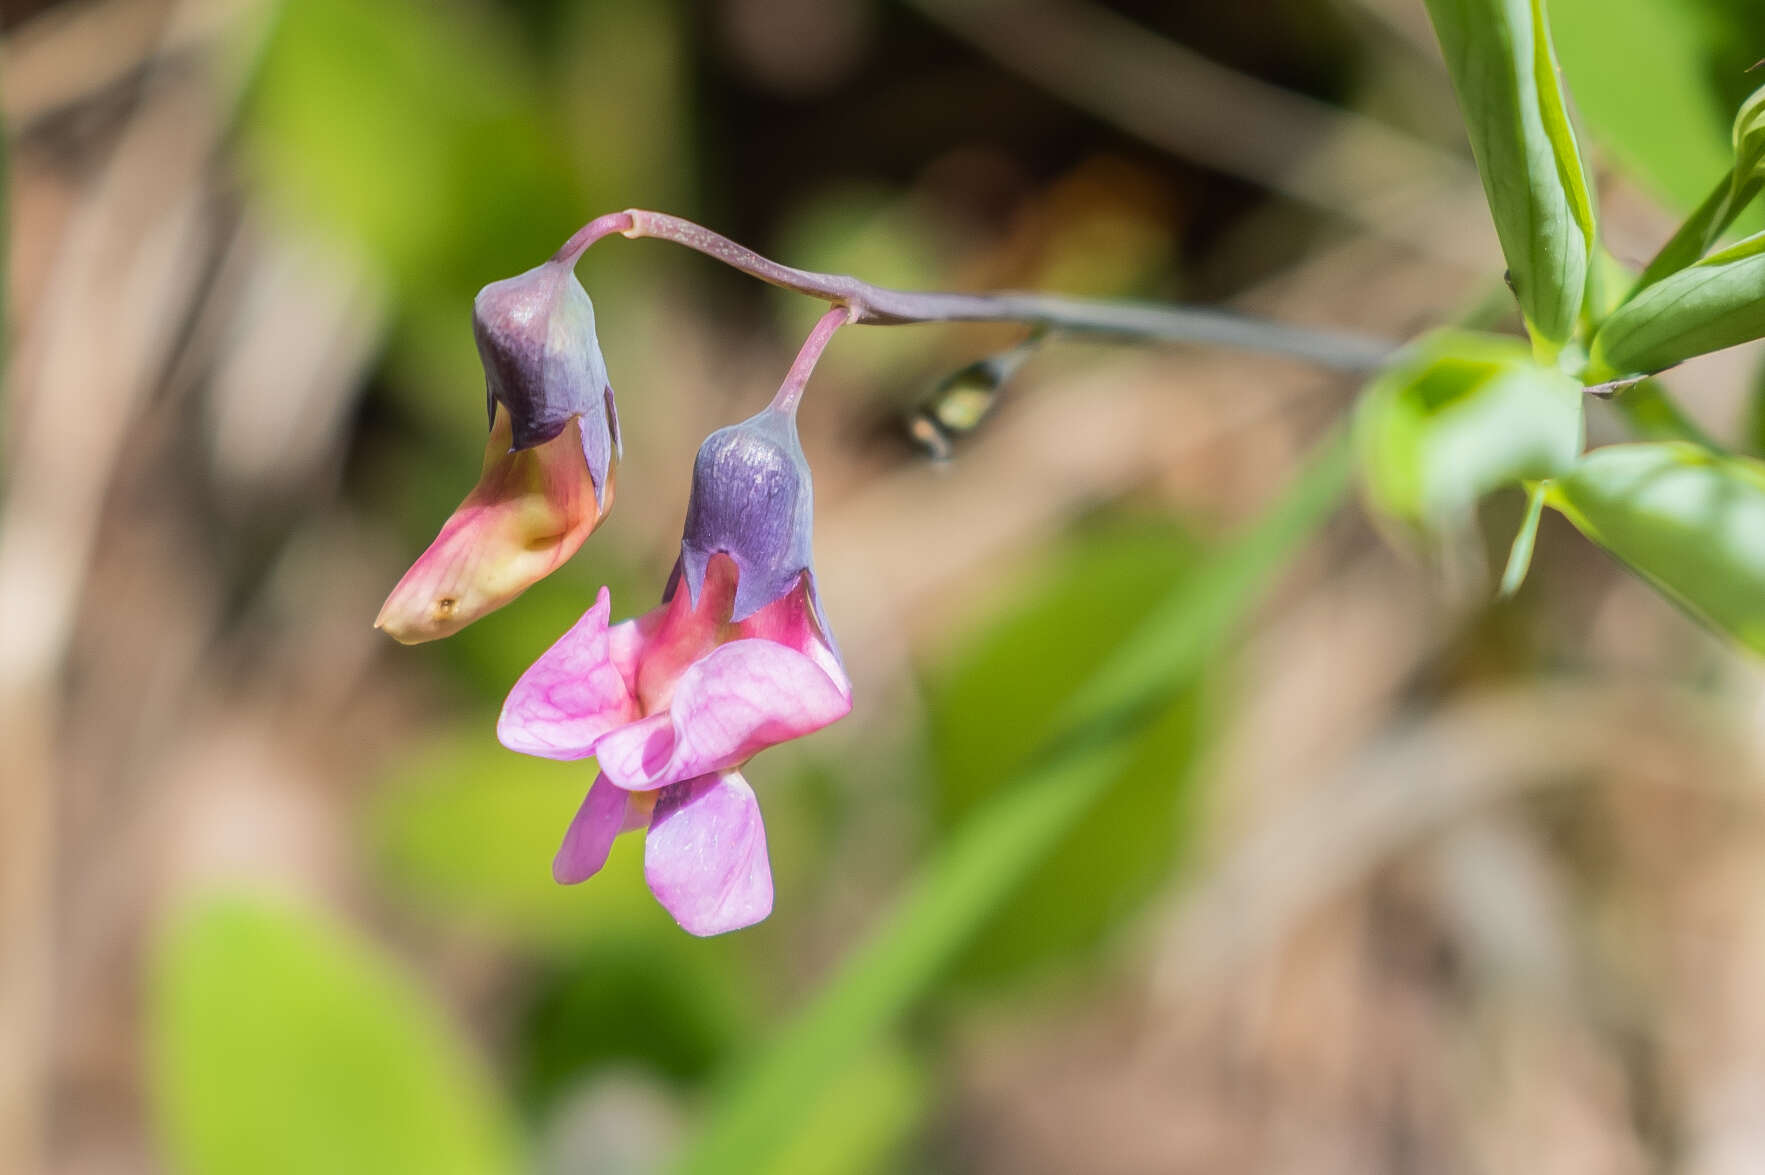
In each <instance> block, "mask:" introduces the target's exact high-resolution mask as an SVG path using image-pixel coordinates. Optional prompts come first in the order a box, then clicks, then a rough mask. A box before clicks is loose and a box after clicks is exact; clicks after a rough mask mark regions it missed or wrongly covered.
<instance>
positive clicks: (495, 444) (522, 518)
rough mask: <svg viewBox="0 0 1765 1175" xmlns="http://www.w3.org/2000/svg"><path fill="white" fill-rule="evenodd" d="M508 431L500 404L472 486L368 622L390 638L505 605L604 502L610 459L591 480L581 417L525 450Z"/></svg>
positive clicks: (566, 551) (443, 630) (560, 557)
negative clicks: (599, 476) (516, 445)
mask: <svg viewBox="0 0 1765 1175" xmlns="http://www.w3.org/2000/svg"><path fill="white" fill-rule="evenodd" d="M510 436H511V425H510V423H509V413H508V410H507V409H505V408H503V407H501V406H500V405H499V406H498V407H497V409H496V422H495V425H494V426H493V427H492V429H491V433H490V440H489V442H488V444H487V445H486V447H485V451H484V468H483V470H482V472H481V473H480V474H479V478H478V484H477V486H476V487H474V488H473V490H472V492H471V493H470V494H467V495H466V499H465V501H463V502H461V503H460V505H459V508H458V509H456V510H455V511H454V512H453V514H452V515H451V516H449V518H448V520H447V522H446V523H444V524H443V525H442V528H441V533H440V534H438V535H436V536H435V541H434V542H432V543H430V544H429V548H428V550H426V551H424V552H423V554H422V555H420V556H418V558H417V561H416V562H415V563H413V564H411V567H410V570H408V571H406V572H405V573H404V577H403V578H401V579H400V580H399V581H398V584H397V586H395V587H394V588H393V589H392V594H391V595H389V596H387V597H386V603H385V604H384V605H382V606H381V608H380V615H379V616H378V617H376V618H375V620H374V627H376V628H379V629H383V630H385V632H386V633H387V634H388V635H389V636H391V637H392V638H393V639H394V640H397V641H399V642H401V643H403V644H407V645H414V644H419V643H421V642H423V641H432V640H436V639H437V638H440V637H444V636H452V635H453V634H454V633H456V632H458V631H459V630H460V629H462V628H464V627H466V625H468V624H470V623H472V621H474V620H476V619H478V618H479V617H480V616H483V615H485V614H486V613H489V612H493V611H495V610H496V609H498V608H500V607H502V606H503V605H504V604H507V603H508V602H509V601H510V600H513V599H514V598H515V597H516V596H518V595H520V594H521V593H522V592H524V591H526V590H527V589H528V588H529V587H531V586H533V585H534V584H535V583H538V582H539V581H540V580H542V579H544V578H545V577H546V576H548V575H550V574H551V573H552V572H554V571H556V570H557V569H558V568H559V567H561V566H563V564H564V562H565V561H566V560H568V559H569V558H570V556H572V555H574V554H575V553H576V550H577V548H578V547H580V546H582V543H583V540H585V539H587V538H588V536H589V535H590V534H591V533H592V532H593V531H594V529H595V527H597V526H599V525H600V523H601V520H602V519H603V518H605V517H606V514H607V511H608V510H610V509H612V506H613V497H612V491H613V480H614V479H613V473H612V471H611V467H609V469H608V472H607V475H606V477H605V479H604V485H597V483H596V482H595V480H594V477H593V475H592V472H591V471H590V469H589V467H588V463H587V461H586V459H585V458H584V457H583V455H582V422H581V421H580V420H578V419H576V418H574V417H573V418H571V419H570V420H569V421H568V422H566V424H565V425H564V427H563V431H562V432H560V433H559V434H558V435H557V436H555V437H553V438H552V439H551V440H549V441H545V442H544V443H542V444H539V445H536V446H534V447H533V448H530V449H522V450H520V451H515V450H512V449H510V448H509V443H510V440H509V438H510ZM602 490H604V491H605V493H604V494H603V493H601V491H602ZM597 494H599V495H600V498H599V502H598V504H597V497H596V496H597Z"/></svg>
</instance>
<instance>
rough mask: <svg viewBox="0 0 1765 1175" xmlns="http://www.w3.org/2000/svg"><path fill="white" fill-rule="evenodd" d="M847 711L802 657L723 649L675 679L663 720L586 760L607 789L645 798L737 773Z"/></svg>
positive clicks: (843, 695)
mask: <svg viewBox="0 0 1765 1175" xmlns="http://www.w3.org/2000/svg"><path fill="white" fill-rule="evenodd" d="M851 708H852V698H851V694H850V692H849V691H848V690H846V689H845V688H843V687H842V684H841V683H838V682H835V681H834V680H833V679H832V678H830V677H829V676H828V675H827V673H826V672H825V671H824V670H823V669H822V668H821V667H820V666H819V665H817V664H816V663H815V662H814V661H813V660H811V659H810V658H808V657H805V656H804V655H803V654H801V653H799V652H797V651H795V650H794V649H787V648H785V647H784V646H783V645H780V644H775V643H773V642H772V641H766V640H740V641H731V642H730V643H728V644H726V645H719V646H718V647H717V648H715V649H712V650H711V651H710V652H709V653H707V654H706V655H705V656H704V657H702V658H700V659H699V660H698V661H696V662H694V663H693V664H692V665H691V666H689V667H688V668H687V670H686V672H684V673H683V674H681V676H680V683H679V685H677V686H676V687H675V690H674V698H673V701H672V702H671V703H670V705H669V707H668V710H667V711H666V712H665V713H662V714H655V715H652V716H650V717H648V718H645V719H643V720H642V721H639V722H633V723H630V724H628V725H625V726H621V727H619V728H618V729H616V730H613V731H610V732H609V733H607V734H606V735H605V736H603V737H602V738H601V740H600V741H599V742H598V743H596V744H595V748H594V753H595V758H596V759H597V760H598V761H599V762H600V766H601V770H602V771H604V772H606V774H607V778H609V779H611V780H612V781H613V782H614V783H616V784H618V785H619V786H620V787H624V788H631V789H633V790H649V789H652V788H658V787H665V786H667V785H668V784H671V783H678V782H679V781H681V780H683V779H691V778H693V777H694V776H697V775H704V774H707V773H708V772H712V771H721V770H723V769H724V768H726V767H734V766H737V765H738V764H740V763H743V762H745V761H747V759H748V758H750V757H751V756H753V755H754V754H755V753H757V752H759V751H762V750H764V749H765V748H767V747H770V746H772V745H774V744H775V743H782V742H785V741H787V740H789V739H793V738H800V737H802V736H803V735H805V734H809V733H810V732H811V731H816V730H820V729H821V728H822V727H824V726H826V725H827V724H828V723H830V722H833V721H835V720H836V719H839V718H842V717H844V716H845V715H846V713H847V712H848V711H850V710H851Z"/></svg>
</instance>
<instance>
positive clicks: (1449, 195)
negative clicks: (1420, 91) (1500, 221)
mask: <svg viewBox="0 0 1765 1175" xmlns="http://www.w3.org/2000/svg"><path fill="white" fill-rule="evenodd" d="M908 2H909V4H911V6H912V7H913V8H915V9H917V10H918V11H919V12H920V13H921V14H922V15H924V16H925V17H926V18H927V19H929V20H931V21H933V22H935V23H936V24H938V25H939V26H941V27H942V28H944V29H946V30H948V31H949V32H951V33H952V34H954V35H956V36H958V37H960V38H961V39H963V40H964V41H967V42H968V43H969V44H971V45H973V46H975V47H976V48H977V49H979V50H981V51H982V52H983V53H985V54H987V55H988V56H990V57H992V58H993V59H994V60H996V61H998V62H999V63H1000V64H1002V65H1004V66H1005V67H1006V68H1008V69H1010V70H1012V71H1013V72H1015V73H1018V74H1021V75H1022V76H1024V77H1025V78H1027V79H1028V80H1029V81H1031V82H1032V83H1034V84H1036V85H1039V86H1042V87H1043V88H1045V89H1047V90H1049V91H1051V92H1053V93H1055V94H1057V95H1059V96H1060V97H1061V98H1063V99H1065V100H1066V101H1068V102H1070V103H1072V104H1073V105H1074V106H1076V107H1078V108H1079V109H1081V110H1084V111H1087V112H1088V113H1090V114H1092V115H1094V116H1096V117H1098V118H1101V119H1103V120H1105V121H1107V122H1109V123H1112V124H1113V125H1115V126H1118V127H1120V128H1121V129H1123V130H1125V131H1127V132H1128V133H1130V134H1133V135H1135V136H1137V137H1139V138H1141V139H1143V140H1145V141H1146V142H1148V143H1151V144H1153V145H1154V146H1156V147H1160V148H1162V149H1164V150H1166V151H1169V152H1171V153H1172V154H1174V155H1178V156H1180V157H1182V158H1185V159H1192V160H1194V161H1195V162H1197V163H1200V164H1203V165H1204V166H1207V167H1211V168H1213V169H1215V170H1217V171H1221V172H1224V173H1225V174H1227V175H1231V176H1236V177H1237V178H1239V179H1243V180H1248V181H1249V182H1251V183H1255V184H1258V185H1260V186H1262V187H1266V188H1268V189H1270V190H1271V191H1275V192H1279V193H1281V194H1282V195H1284V196H1288V197H1291V198H1292V199H1295V200H1299V201H1301V202H1302V203H1305V204H1309V205H1312V206H1313V207H1316V208H1321V209H1324V210H1326V211H1329V212H1332V213H1335V214H1337V215H1340V216H1345V217H1347V218H1348V219H1350V220H1352V221H1353V222H1355V223H1356V224H1357V225H1359V226H1360V227H1361V228H1363V229H1365V230H1367V231H1369V232H1372V233H1374V234H1375V235H1377V236H1381V237H1386V238H1389V239H1393V240H1398V241H1401V242H1403V243H1404V244H1407V245H1410V246H1412V247H1415V248H1417V249H1420V250H1423V251H1424V252H1426V253H1429V254H1431V255H1433V256H1435V257H1439V258H1441V259H1443V260H1448V261H1452V262H1454V263H1458V264H1463V265H1471V266H1477V267H1486V266H1487V265H1489V264H1490V263H1491V262H1492V261H1493V260H1494V258H1495V257H1496V253H1495V245H1494V235H1493V233H1491V232H1490V231H1489V229H1488V218H1487V216H1485V215H1484V214H1483V213H1482V211H1481V209H1482V191H1481V189H1480V188H1479V187H1478V184H1477V176H1476V173H1475V172H1474V171H1473V170H1472V168H1471V166H1470V165H1469V164H1468V163H1466V162H1465V161H1463V160H1461V159H1459V158H1456V157H1455V156H1453V155H1450V154H1448V153H1446V152H1444V151H1440V150H1438V149H1436V148H1434V147H1432V146H1429V145H1428V144H1426V143H1423V142H1421V141H1419V140H1416V139H1412V138H1410V137H1408V136H1406V135H1404V134H1402V133H1401V132H1398V131H1395V130H1392V129H1390V128H1389V127H1386V126H1383V125H1382V124H1380V123H1377V122H1374V121H1372V120H1371V119H1367V118H1364V117H1362V116H1359V115H1355V114H1352V113H1350V112H1348V111H1345V110H1341V109H1339V108H1337V107H1333V106H1330V105H1328V104H1326V103H1323V102H1319V101H1317V100H1316V99H1313V98H1309V97H1306V96H1304V95H1301V94H1295V93H1292V92H1291V91H1288V90H1283V89H1281V88H1279V87H1277V86H1272V85H1269V84H1267V83H1266V82H1262V81H1259V80H1257V79H1255V78H1251V77H1247V76H1245V75H1244V74H1241V73H1237V72H1235V71H1233V70H1230V69H1227V68H1225V67H1224V66H1221V65H1218V64H1216V63H1214V62H1212V61H1209V60H1208V59H1207V58H1205V57H1203V56H1201V55H1200V54H1198V53H1195V52H1194V51H1192V50H1190V49H1188V48H1185V47H1184V46H1182V45H1178V44H1175V43H1173V42H1171V41H1168V40H1165V39H1162V38H1160V37H1158V36H1156V35H1155V34H1153V33H1151V32H1149V31H1147V30H1146V29H1144V28H1142V27H1140V26H1139V25H1137V24H1135V23H1133V22H1132V21H1130V20H1127V19H1125V18H1123V17H1120V16H1117V15H1116V14H1115V13H1113V12H1109V11H1107V10H1105V9H1103V8H1100V7H1097V6H1096V5H1092V4H1086V3H1082V2H1080V0H1026V2H1022V3H1019V2H1016V0H1011V2H1007V0H908Z"/></svg>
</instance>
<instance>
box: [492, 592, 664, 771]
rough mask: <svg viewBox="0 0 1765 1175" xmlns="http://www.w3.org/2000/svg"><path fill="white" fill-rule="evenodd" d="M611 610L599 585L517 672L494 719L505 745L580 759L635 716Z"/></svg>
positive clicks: (548, 755) (547, 755) (549, 756)
mask: <svg viewBox="0 0 1765 1175" xmlns="http://www.w3.org/2000/svg"><path fill="white" fill-rule="evenodd" d="M611 611H612V602H611V600H610V599H609V597H608V595H607V589H606V588H602V589H601V591H600V595H598V596H597V597H595V602H594V607H592V608H590V609H589V610H588V611H587V612H585V613H584V614H583V616H582V619H581V620H578V621H577V622H576V624H575V626H574V627H572V628H571V629H570V631H569V632H567V633H565V634H564V635H563V636H562V637H560V638H559V639H558V642H557V643H556V644H554V645H553V646H552V647H551V648H549V649H547V650H546V651H545V653H544V654H542V655H541V656H540V658H539V660H537V661H535V662H534V663H533V664H532V665H531V666H530V667H529V668H528V670H527V672H526V673H523V674H522V675H521V680H519V681H517V682H516V683H515V688H514V689H512V690H510V691H509V696H508V700H507V701H505V702H504V703H503V712H502V717H501V718H499V719H498V720H497V724H496V735H497V738H499V739H501V740H502V744H503V746H505V747H507V748H509V749H510V750H511V751H520V752H522V753H523V754H528V755H538V756H540V757H542V758H546V759H584V758H587V757H588V756H589V755H591V754H593V753H594V743H595V740H596V739H598V738H600V737H601V735H603V734H605V733H606V732H607V731H609V730H611V729H613V728H614V727H616V726H619V725H621V724H623V723H626V722H629V721H631V720H632V719H633V718H636V717H637V703H636V702H635V701H634V700H633V699H632V697H631V691H630V690H629V689H628V688H627V687H626V684H625V676H624V675H623V674H621V673H620V671H619V665H618V663H617V661H616V660H615V658H614V657H613V655H612V650H611V647H610V642H609V640H608V632H607V616H608V615H609V613H610V612H611ZM620 627H621V628H623V627H625V626H624V625H621V626H620ZM621 643H622V644H623V643H626V642H624V641H622V642H621Z"/></svg>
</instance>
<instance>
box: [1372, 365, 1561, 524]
mask: <svg viewBox="0 0 1765 1175" xmlns="http://www.w3.org/2000/svg"><path fill="white" fill-rule="evenodd" d="M1584 398H1585V396H1584V394H1583V392H1582V390H1581V386H1580V384H1578V383H1577V382H1576V381H1575V380H1573V379H1571V378H1569V377H1568V376H1567V375H1564V374H1563V373H1562V372H1560V371H1558V370H1556V369H1555V368H1552V367H1541V366H1539V365H1538V364H1536V363H1534V362H1533V361H1532V358H1531V355H1530V353H1529V351H1528V350H1527V348H1526V347H1525V345H1524V344H1522V343H1521V342H1520V341H1519V340H1517V339H1510V338H1505V337H1502V336H1499V335H1484V334H1473V333H1470V332H1466V331H1452V330H1449V331H1440V332H1437V333H1435V334H1432V335H1429V336H1427V337H1425V338H1424V339H1422V340H1421V341H1419V342H1418V343H1416V344H1415V345H1414V346H1412V347H1411V348H1409V349H1408V350H1407V351H1406V352H1405V353H1404V354H1403V355H1402V356H1401V357H1399V359H1398V360H1397V361H1396V362H1395V363H1393V364H1392V365H1391V367H1389V368H1388V369H1386V371H1384V372H1383V373H1381V374H1380V375H1379V376H1378V377H1377V378H1375V379H1374V380H1373V382H1372V383H1370V384H1369V385H1368V386H1367V389H1366V391H1365V392H1364V393H1363V394H1362V397H1361V402H1360V405H1359V407H1358V408H1357V410H1356V412H1355V420H1354V432H1355V444H1356V449H1357V451H1358V454H1359V458H1360V466H1361V477H1362V481H1363V484H1364V486H1365V488H1366V493H1367V497H1368V499H1369V501H1370V502H1371V503H1372V505H1373V506H1374V508H1375V509H1377V510H1378V511H1380V512H1381V513H1383V514H1385V515H1387V516H1390V517H1392V518H1395V519H1398V520H1399V521H1401V522H1404V523H1408V524H1411V525H1415V526H1418V527H1421V528H1423V529H1439V528H1442V527H1446V526H1449V525H1451V524H1453V523H1455V522H1458V521H1459V520H1460V519H1462V518H1463V517H1464V516H1465V515H1466V514H1467V513H1468V512H1469V511H1470V509H1471V507H1472V506H1474V505H1475V504H1476V502H1477V499H1478V498H1480V497H1481V496H1482V495H1484V494H1486V493H1488V492H1489V491H1491V490H1493V489H1497V488H1499V487H1501V486H1504V485H1510V484H1513V483H1515V482H1519V481H1522V480H1526V481H1536V480H1541V479H1544V478H1549V477H1554V476H1555V475H1557V474H1558V473H1561V472H1563V471H1564V470H1566V469H1568V468H1569V467H1570V466H1572V465H1573V464H1574V463H1575V459H1576V457H1577V456H1578V455H1579V454H1580V452H1581V445H1582V400H1583V399H1584Z"/></svg>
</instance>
